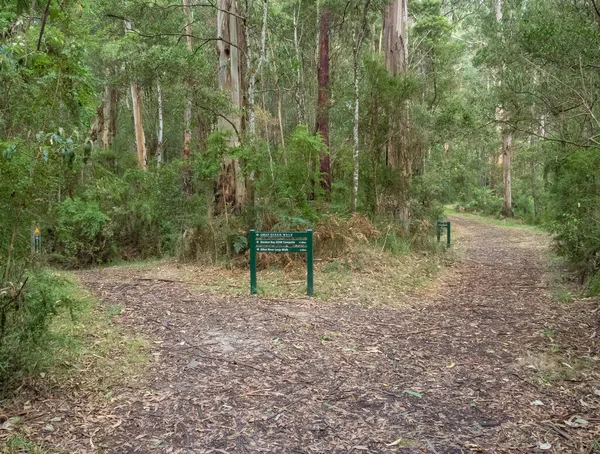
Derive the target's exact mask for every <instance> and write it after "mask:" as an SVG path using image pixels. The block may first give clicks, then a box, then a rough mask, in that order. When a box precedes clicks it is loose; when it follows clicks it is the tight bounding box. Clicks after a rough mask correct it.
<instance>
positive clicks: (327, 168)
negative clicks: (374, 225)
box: [315, 7, 331, 198]
mask: <svg viewBox="0 0 600 454" xmlns="http://www.w3.org/2000/svg"><path fill="white" fill-rule="evenodd" d="M317 79H318V85H319V95H318V98H317V115H316V125H315V131H316V132H317V133H319V134H320V135H321V137H322V138H323V142H324V143H325V146H326V149H325V152H324V153H323V154H322V155H321V159H320V171H321V172H320V173H321V185H322V187H323V189H324V190H325V192H326V194H327V198H328V197H329V193H330V192H331V160H330V156H329V10H328V9H327V8H325V7H323V8H321V24H320V32H319V68H318V71H317Z"/></svg>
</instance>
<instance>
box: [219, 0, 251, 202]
mask: <svg viewBox="0 0 600 454" xmlns="http://www.w3.org/2000/svg"><path fill="white" fill-rule="evenodd" d="M217 8H218V12H217V37H218V41H217V51H218V55H219V88H220V89H221V90H223V91H226V92H228V93H229V96H230V101H231V107H232V109H233V113H232V114H231V115H230V116H229V118H227V119H224V118H219V122H218V126H219V130H220V131H222V132H225V133H229V134H230V135H229V147H230V148H235V147H238V146H239V145H240V134H241V133H242V116H241V113H240V111H241V109H242V108H243V89H242V87H243V63H244V62H243V55H242V53H241V52H240V49H243V48H244V46H243V36H244V33H243V30H242V24H240V21H239V19H238V16H239V13H238V11H239V8H238V0H218V1H217ZM217 188H218V191H219V192H218V193H217V197H216V204H217V207H218V209H219V210H223V211H225V210H226V209H227V207H228V206H231V207H232V208H233V209H237V210H239V209H241V207H242V205H243V204H244V202H245V200H246V179H245V176H244V174H243V172H242V168H241V165H240V162H239V160H238V159H236V158H232V157H231V156H225V157H224V158H223V163H222V172H221V176H220V178H219V182H218V184H217Z"/></svg>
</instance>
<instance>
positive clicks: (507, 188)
mask: <svg viewBox="0 0 600 454" xmlns="http://www.w3.org/2000/svg"><path fill="white" fill-rule="evenodd" d="M511 159H512V137H511V136H510V135H508V134H503V135H502V167H503V170H504V172H503V174H504V215H505V216H509V217H512V216H514V213H513V210H512V194H511V175H510V166H511Z"/></svg>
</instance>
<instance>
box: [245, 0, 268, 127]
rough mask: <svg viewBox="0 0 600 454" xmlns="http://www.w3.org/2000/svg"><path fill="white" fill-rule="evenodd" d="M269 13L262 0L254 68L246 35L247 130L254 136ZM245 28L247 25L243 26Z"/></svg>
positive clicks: (265, 2) (266, 5)
mask: <svg viewBox="0 0 600 454" xmlns="http://www.w3.org/2000/svg"><path fill="white" fill-rule="evenodd" d="M268 13H269V0H263V13H262V31H261V35H260V54H259V56H258V62H257V63H256V67H255V68H254V70H252V69H251V68H250V65H251V64H252V62H251V61H250V55H251V47H250V40H249V38H248V37H247V36H248V35H246V37H247V38H246V47H247V49H248V51H247V54H248V70H249V72H250V80H249V81H248V130H249V132H250V135H251V136H252V137H254V136H255V135H256V114H255V112H254V92H255V87H256V76H257V75H258V73H259V72H260V70H261V69H262V65H263V63H264V61H265V58H266V57H265V55H266V48H267V15H268ZM244 30H247V27H244Z"/></svg>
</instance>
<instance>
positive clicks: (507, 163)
mask: <svg viewBox="0 0 600 454" xmlns="http://www.w3.org/2000/svg"><path fill="white" fill-rule="evenodd" d="M502 20H503V13H502V0H496V22H498V25H501V24H502ZM500 72H501V73H503V72H504V68H503V67H502V68H501V69H500ZM500 83H502V81H501V80H500ZM499 116H500V118H501V120H502V121H506V120H507V118H508V112H506V110H505V109H504V108H503V107H502V106H501V107H500V113H499ZM501 131H502V174H503V182H504V209H503V210H502V211H503V214H504V216H507V217H513V216H514V213H513V210H512V187H511V186H512V179H511V174H510V171H511V159H512V137H511V136H510V134H509V132H508V129H507V127H504V126H503V127H502V128H501Z"/></svg>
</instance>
